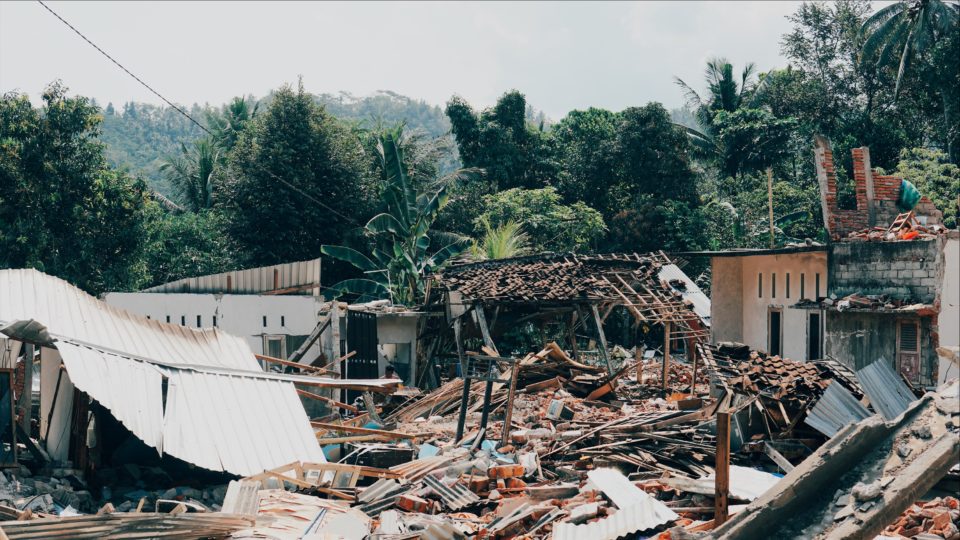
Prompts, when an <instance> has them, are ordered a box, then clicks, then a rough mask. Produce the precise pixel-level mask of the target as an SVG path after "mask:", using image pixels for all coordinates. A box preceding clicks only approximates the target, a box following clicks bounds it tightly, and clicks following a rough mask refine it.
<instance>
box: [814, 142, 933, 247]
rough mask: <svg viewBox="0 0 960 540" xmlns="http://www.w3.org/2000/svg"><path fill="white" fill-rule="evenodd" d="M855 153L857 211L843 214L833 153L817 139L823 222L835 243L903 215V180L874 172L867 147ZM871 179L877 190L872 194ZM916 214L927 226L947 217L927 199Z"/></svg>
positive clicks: (816, 152)
mask: <svg viewBox="0 0 960 540" xmlns="http://www.w3.org/2000/svg"><path fill="white" fill-rule="evenodd" d="M851 153H852V154H853V182H854V191H855V194H856V202H857V207H856V208H855V209H853V210H842V209H840V207H839V205H838V204H837V174H836V169H835V168H834V162H833V151H832V150H831V149H830V143H829V142H827V140H826V139H824V138H822V137H817V139H816V145H815V149H814V161H815V165H816V168H817V180H818V181H819V183H820V198H821V205H822V209H823V222H824V223H825V224H826V226H827V231H829V233H830V236H831V238H833V239H835V240H839V239H842V238H845V237H846V236H847V235H848V234H850V233H851V232H855V231H860V230H863V229H866V228H868V227H873V226H879V227H885V226H888V225H889V224H890V223H891V222H892V221H893V220H894V218H896V217H897V214H899V213H900V210H899V209H898V208H897V199H898V198H899V197H900V184H901V182H902V178H900V177H898V176H892V175H883V174H879V173H878V172H877V171H876V170H875V169H873V168H871V167H870V150H869V149H868V148H867V147H860V148H854V149H853V150H852V152H851ZM871 177H872V183H873V190H872V193H869V192H868V191H870V190H869V184H870V182H871ZM871 195H872V197H871ZM871 198H872V202H873V204H872V205H871V204H870V201H871ZM914 212H915V214H916V215H917V216H918V218H920V220H921V221H925V222H926V224H927V225H933V224H936V223H940V221H941V218H942V215H943V214H942V213H941V212H940V211H938V210H937V209H936V207H935V206H934V205H933V203H932V202H931V201H930V199H928V198H927V197H922V198H921V199H920V202H919V203H917V206H916V208H914Z"/></svg>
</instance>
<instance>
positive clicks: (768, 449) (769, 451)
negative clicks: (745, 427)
mask: <svg viewBox="0 0 960 540" xmlns="http://www.w3.org/2000/svg"><path fill="white" fill-rule="evenodd" d="M763 453H764V454H766V455H767V456H768V457H769V458H770V459H772V460H773V462H774V463H776V464H777V465H779V466H780V468H781V469H783V472H785V473H788V472H790V471H792V470H793V463H790V460H788V459H787V458H785V457H783V454H781V453H780V452H777V449H776V448H774V447H772V446H770V443H766V442H765V443H763Z"/></svg>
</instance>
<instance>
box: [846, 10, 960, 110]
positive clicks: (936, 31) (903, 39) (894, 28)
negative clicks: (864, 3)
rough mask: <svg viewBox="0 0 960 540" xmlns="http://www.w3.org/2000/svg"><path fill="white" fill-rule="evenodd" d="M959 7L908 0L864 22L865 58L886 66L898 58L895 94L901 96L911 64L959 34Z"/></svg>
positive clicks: (875, 14) (862, 28) (880, 11)
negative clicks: (951, 36)
mask: <svg viewBox="0 0 960 540" xmlns="http://www.w3.org/2000/svg"><path fill="white" fill-rule="evenodd" d="M958 21H960V5H958V4H957V3H956V2H944V1H943V0H909V1H902V2H897V3H895V4H890V5H889V6H887V7H885V8H883V9H881V10H879V11H877V12H876V13H874V14H873V15H871V16H870V18H868V19H867V20H866V21H864V23H863V26H862V27H861V32H862V33H863V34H864V36H866V40H865V41H864V42H863V49H862V52H863V56H864V57H865V58H872V59H876V61H877V63H878V64H880V65H885V64H886V63H887V62H889V61H890V60H891V59H892V58H893V56H894V55H897V56H899V58H900V60H899V62H900V63H899V67H898V68H897V82H896V85H895V87H894V94H895V95H896V94H899V93H900V86H901V84H902V82H903V75H904V73H905V72H906V70H907V67H908V66H909V64H910V61H911V60H912V59H913V58H914V57H915V56H917V55H918V54H923V53H924V52H926V51H928V50H929V49H930V48H931V47H932V46H933V44H934V43H936V42H937V40H938V39H940V38H942V37H943V36H945V35H947V34H948V33H950V32H957V31H958V28H957V24H958Z"/></svg>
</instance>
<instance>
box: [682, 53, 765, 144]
mask: <svg viewBox="0 0 960 540" xmlns="http://www.w3.org/2000/svg"><path fill="white" fill-rule="evenodd" d="M755 75H756V65H755V64H754V63H753V62H750V63H748V64H747V65H746V66H744V68H743V71H742V72H741V73H740V80H739V81H738V80H737V79H736V77H735V76H734V74H733V64H731V63H730V62H729V61H727V59H726V58H713V59H711V60H709V61H708V62H707V67H706V69H705V70H704V80H705V81H706V83H707V90H708V91H709V94H708V95H707V96H706V98H704V97H701V96H700V94H699V93H698V92H697V91H696V90H694V89H693V87H692V86H690V85H689V84H687V83H686V82H685V81H684V80H683V79H681V78H680V77H674V78H673V80H674V82H675V83H676V84H677V86H679V87H680V88H681V89H682V90H683V93H684V95H685V97H686V99H687V106H688V107H689V108H690V110H692V111H693V113H694V116H695V117H696V119H697V123H699V124H700V128H701V129H699V130H698V129H694V128H691V127H688V126H680V127H682V128H683V129H684V131H686V133H687V135H688V136H689V137H690V141H691V142H692V143H693V145H694V146H695V147H696V148H697V149H699V150H700V151H701V152H703V153H705V154H708V155H719V154H722V152H723V149H722V148H721V147H720V144H719V142H718V141H717V133H716V132H715V130H714V129H713V118H714V115H715V114H716V113H717V112H718V111H727V112H731V113H732V112H736V111H737V110H739V109H740V108H741V107H744V106H752V105H753V101H754V98H755V97H756V96H757V95H758V93H759V92H758V91H759V89H760V87H761V85H762V84H763V80H765V78H764V79H760V81H759V82H758V81H757V79H756V77H755Z"/></svg>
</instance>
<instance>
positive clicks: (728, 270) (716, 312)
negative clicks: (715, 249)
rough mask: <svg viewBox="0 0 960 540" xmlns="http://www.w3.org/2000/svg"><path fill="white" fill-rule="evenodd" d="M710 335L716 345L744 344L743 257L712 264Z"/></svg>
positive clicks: (717, 261)
mask: <svg viewBox="0 0 960 540" xmlns="http://www.w3.org/2000/svg"><path fill="white" fill-rule="evenodd" d="M710 265H711V269H710V275H711V283H710V333H711V338H712V339H713V342H714V343H719V342H721V341H739V342H743V265H742V264H741V258H740V257H714V258H713V259H712V260H711V261H710Z"/></svg>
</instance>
